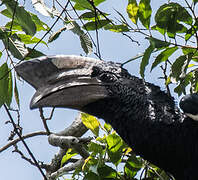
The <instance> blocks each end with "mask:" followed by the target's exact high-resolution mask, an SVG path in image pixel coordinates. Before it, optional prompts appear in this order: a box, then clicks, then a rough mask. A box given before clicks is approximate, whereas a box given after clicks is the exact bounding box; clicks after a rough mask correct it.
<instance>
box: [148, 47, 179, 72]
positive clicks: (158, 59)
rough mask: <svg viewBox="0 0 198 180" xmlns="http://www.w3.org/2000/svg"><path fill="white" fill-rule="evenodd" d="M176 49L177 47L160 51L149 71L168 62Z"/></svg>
mask: <svg viewBox="0 0 198 180" xmlns="http://www.w3.org/2000/svg"><path fill="white" fill-rule="evenodd" d="M177 49H178V47H177V46H175V47H168V48H166V49H165V50H164V51H162V52H161V53H160V54H159V55H158V56H157V57H156V59H155V61H154V62H153V64H152V67H151V71H152V70H153V69H154V68H155V67H156V66H157V65H159V64H160V63H162V62H164V61H166V60H168V58H169V57H170V56H171V55H172V54H173V53H174V52H175V51H176V50H177Z"/></svg>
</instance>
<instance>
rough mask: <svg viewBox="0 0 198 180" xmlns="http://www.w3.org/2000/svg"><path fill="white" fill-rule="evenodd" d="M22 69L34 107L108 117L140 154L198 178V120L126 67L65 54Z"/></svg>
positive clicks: (181, 179) (179, 176)
mask: <svg viewBox="0 0 198 180" xmlns="http://www.w3.org/2000/svg"><path fill="white" fill-rule="evenodd" d="M16 71H17V73H18V74H19V76H21V77H22V78H23V79H24V80H25V81H27V82H28V83H29V84H31V85H32V86H33V87H34V88H35V89H36V93H35V94H34V96H33V98H32V100H31V103H30V108H31V109H34V108H39V107H66V108H73V109H77V110H80V111H83V112H86V113H89V114H91V115H94V116H96V117H98V118H102V119H104V120H105V121H106V122H107V123H110V124H111V125H112V127H113V128H114V129H115V130H116V131H117V133H118V134H119V135H120V136H121V137H122V138H123V140H124V141H125V142H126V143H127V144H128V145H129V146H131V147H132V148H133V150H134V151H135V153H136V154H137V155H140V156H141V157H143V158H144V159H146V160H148V161H149V162H151V163H153V164H155V165H157V166H159V167H160V168H162V169H164V170H165V171H167V172H169V173H171V174H172V175H173V176H174V177H175V178H176V180H197V179H198V173H197V168H198V165H197V164H198V122H197V121H194V120H193V119H191V118H190V117H185V116H184V115H183V114H182V113H181V112H180V111H179V110H178V108H177V107H176V106H175V102H174V99H173V98H172V97H170V96H168V95H167V94H166V93H165V92H164V91H161V90H160V88H159V87H158V86H155V85H153V84H151V83H148V82H145V81H144V80H142V79H140V78H137V77H135V76H132V75H130V74H129V73H128V71H127V70H126V69H124V68H123V67H122V65H121V64H119V63H114V62H105V61H102V60H97V59H94V58H88V57H81V56H74V55H59V56H45V57H40V58H36V59H33V60H29V61H24V62H22V63H21V64H19V65H18V66H16ZM187 104H188V103H187Z"/></svg>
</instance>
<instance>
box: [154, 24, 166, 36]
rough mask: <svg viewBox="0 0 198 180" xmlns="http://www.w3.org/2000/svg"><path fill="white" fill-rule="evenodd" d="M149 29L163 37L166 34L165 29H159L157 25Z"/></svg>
mask: <svg viewBox="0 0 198 180" xmlns="http://www.w3.org/2000/svg"><path fill="white" fill-rule="evenodd" d="M151 29H152V30H156V31H158V32H159V33H161V34H162V35H165V33H166V30H165V29H163V28H160V27H158V26H157V25H154V26H152V27H151Z"/></svg>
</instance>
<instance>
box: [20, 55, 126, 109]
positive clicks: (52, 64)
mask: <svg viewBox="0 0 198 180" xmlns="http://www.w3.org/2000/svg"><path fill="white" fill-rule="evenodd" d="M16 71H17V73H18V75H19V76H21V77H22V78H23V79H24V80H25V81H27V82H28V83H29V84H31V85H32V86H33V87H34V88H35V89H36V93H35V94H34V96H33V98H32V100H31V103H30V108H31V109H34V108H39V107H67V108H73V109H78V110H82V109H83V107H85V106H87V105H89V104H91V103H93V102H96V101H99V100H101V99H106V98H111V97H112V98H113V96H116V95H115V94H113V93H111V90H110V89H111V88H110V87H112V86H113V85H114V84H115V83H118V82H119V83H124V84H126V85H127V82H128V81H127V79H128V77H129V76H130V75H129V74H128V72H127V71H126V70H125V69H123V68H122V67H121V64H118V63H113V62H104V61H102V60H97V59H93V58H87V57H81V56H72V55H70V56H66V55H59V56H45V57H41V58H36V59H33V60H29V61H24V62H22V63H21V64H19V65H17V66H16ZM111 94H112V95H111Z"/></svg>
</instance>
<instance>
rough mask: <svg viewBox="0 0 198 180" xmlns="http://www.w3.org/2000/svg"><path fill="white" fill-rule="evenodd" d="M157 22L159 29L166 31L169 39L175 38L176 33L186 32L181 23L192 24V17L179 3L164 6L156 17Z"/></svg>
mask: <svg viewBox="0 0 198 180" xmlns="http://www.w3.org/2000/svg"><path fill="white" fill-rule="evenodd" d="M155 21H156V23H157V26H158V27H159V28H162V29H165V30H166V31H167V32H168V36H169V37H174V36H175V33H177V32H178V33H181V32H185V31H186V27H184V25H183V24H180V22H183V23H186V24H188V25H191V24H192V22H193V21H192V17H191V15H190V14H189V13H188V11H187V10H186V9H185V8H184V7H182V6H181V5H180V4H178V3H169V4H163V5H162V6H161V7H160V8H159V9H158V10H157V13H156V15H155Z"/></svg>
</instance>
